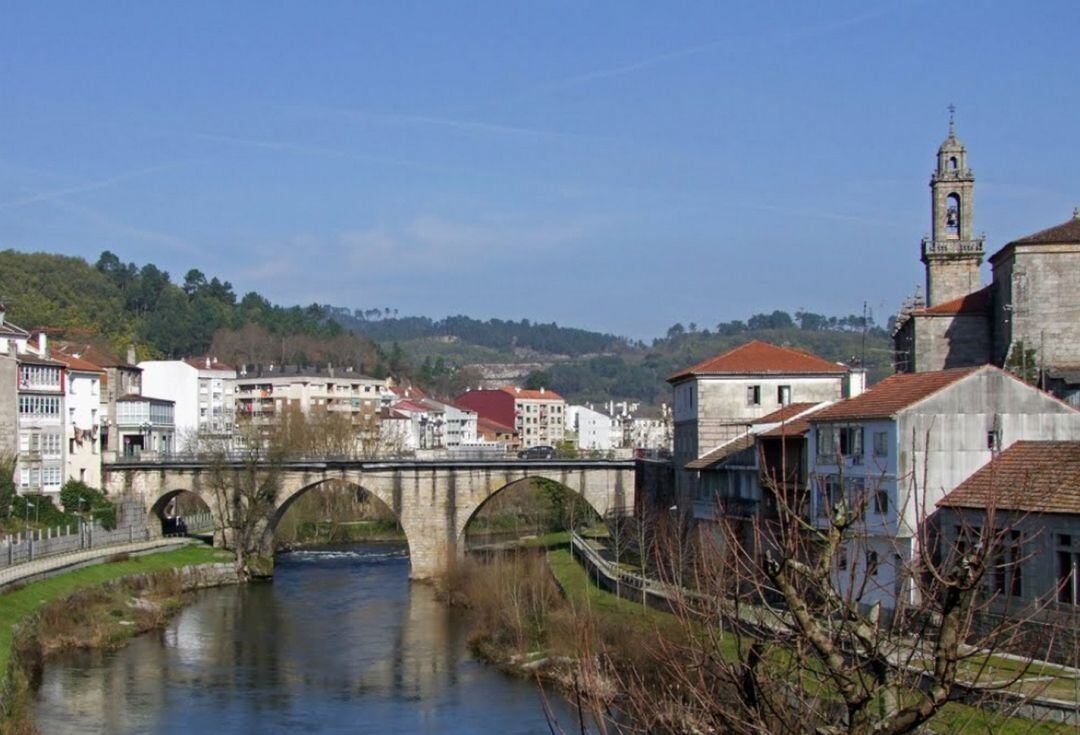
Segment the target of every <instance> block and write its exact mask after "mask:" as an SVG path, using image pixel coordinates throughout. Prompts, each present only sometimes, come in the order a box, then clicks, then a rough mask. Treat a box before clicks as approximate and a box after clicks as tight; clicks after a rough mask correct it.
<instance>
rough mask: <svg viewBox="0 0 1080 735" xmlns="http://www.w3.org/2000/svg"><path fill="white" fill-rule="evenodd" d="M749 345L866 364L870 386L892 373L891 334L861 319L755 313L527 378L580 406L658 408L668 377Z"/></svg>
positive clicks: (673, 331)
mask: <svg viewBox="0 0 1080 735" xmlns="http://www.w3.org/2000/svg"><path fill="white" fill-rule="evenodd" d="M752 339H760V340H763V341H765V342H770V343H772V344H776V345H782V346H786V347H793V348H796V349H801V350H806V351H807V352H812V353H814V354H816V355H820V356H821V357H824V358H826V359H828V360H832V361H834V362H842V363H845V364H851V365H854V364H863V365H864V366H865V367H866V368H867V371H868V378H869V380H870V382H876V381H878V380H880V379H882V378H884V377H885V376H886V375H889V374H891V373H892V372H893V366H892V351H891V341H890V339H889V332H888V330H887V329H886V328H882V327H880V326H877V325H875V324H874V323H873V320H872V319H869V318H867V319H866V320H865V327H864V319H863V317H859V316H848V317H839V318H838V317H826V316H824V315H820V314H814V313H810V312H799V313H798V314H796V315H795V317H794V318H793V317H792V316H791V315H790V314H788V313H786V312H783V311H776V312H773V313H771V314H756V315H754V316H753V317H751V318H750V319H748V320H747V321H746V322H743V321H731V322H723V323H721V324H718V325H717V326H716V327H715V329H700V328H698V327H697V325H694V324H691V325H689V326H683V325H682V324H676V325H673V326H672V327H671V328H670V329H669V330H668V332H667V335H666V336H664V337H661V338H658V339H655V340H653V342H652V344H651V345H650V346H648V347H638V348H637V349H635V350H634V351H633V352H632V353H628V354H625V355H604V356H596V357H590V358H587V359H584V360H573V361H567V362H559V363H555V364H553V365H551V366H550V367H548V368H545V369H544V370H541V371H537V372H534V373H533V374H531V375H529V377H528V380H527V381H526V383H527V384H528V386H529V387H539V386H541V385H543V386H546V387H549V388H552V389H553V390H556V391H558V392H559V393H561V394H562V395H565V396H567V397H572V398H573V400H575V401H578V402H595V403H603V402H604V401H608V400H611V399H612V398H616V399H627V400H635V401H641V402H642V403H645V404H647V405H652V406H656V405H659V404H660V403H664V402H669V401H670V391H671V389H670V387H669V386H668V385H667V383H666V382H665V380H666V378H667V377H668V376H669V375H672V374H674V373H675V372H677V371H679V370H680V369H682V368H685V367H688V366H690V365H693V364H695V363H698V362H701V361H702V360H704V359H705V358H707V357H711V356H713V355H717V354H720V353H723V352H726V351H727V350H730V349H732V348H733V347H737V346H738V345H741V344H743V343H744V342H748V341H750V340H752Z"/></svg>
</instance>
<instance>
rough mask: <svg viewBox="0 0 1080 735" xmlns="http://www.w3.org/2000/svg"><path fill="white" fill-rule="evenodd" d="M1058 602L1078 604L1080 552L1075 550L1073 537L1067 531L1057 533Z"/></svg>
mask: <svg viewBox="0 0 1080 735" xmlns="http://www.w3.org/2000/svg"><path fill="white" fill-rule="evenodd" d="M1057 546H1058V550H1057V580H1058V602H1064V603H1066V604H1069V605H1075V604H1077V591H1078V585H1077V571H1078V567H1080V563H1078V562H1080V554H1077V553H1076V551H1074V550H1073V537H1072V536H1071V535H1070V534H1067V533H1059V534H1058V535H1057Z"/></svg>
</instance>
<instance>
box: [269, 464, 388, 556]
mask: <svg viewBox="0 0 1080 735" xmlns="http://www.w3.org/2000/svg"><path fill="white" fill-rule="evenodd" d="M334 485H338V486H342V487H347V488H349V489H350V490H351V491H352V492H354V493H355V494H356V496H357V498H360V497H364V498H368V499H370V500H372V501H374V503H375V505H376V506H377V507H378V508H380V509H382V510H385V511H388V512H389V513H390V515H392V516H393V518H394V520H395V521H396V522H397V523H398V525H399V526H401V514H400V512H399V511H397V510H395V509H394V507H393V505H392V503H388V502H387V499H386V498H384V497H381V496H380V494H379V493H377V492H375V491H373V490H372V489H371V488H368V487H366V486H365V485H364V484H363V482H362V481H359V480H358V479H353V478H349V477H327V478H324V479H320V480H316V481H315V482H310V483H308V484H305V485H303V486H301V487H299V488H293V489H290V490H287V491H286V492H285V493H283V497H282V498H281V499H280V501H279V503H278V504H277V507H276V508H275V509H274V511H273V513H272V514H271V516H270V519H269V521H268V522H267V526H266V530H265V536H266V539H265V541H264V543H263V546H264V548H266V549H268V550H270V551H271V552H272V550H273V548H274V536H275V534H276V533H277V530H278V528H279V527H280V524H281V521H282V519H284V517H285V515H286V514H287V513H288V512H289V509H290V508H292V507H293V506H294V504H295V503H296V502H297V501H298V500H300V499H301V498H302V497H304V496H306V495H308V494H309V493H311V492H312V491H318V490H328V489H330V488H332V487H333V486H334ZM402 530H403V531H404V528H403V529H402ZM404 535H405V543H406V545H408V544H409V537H408V533H404Z"/></svg>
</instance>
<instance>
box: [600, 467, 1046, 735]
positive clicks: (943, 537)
mask: <svg viewBox="0 0 1080 735" xmlns="http://www.w3.org/2000/svg"><path fill="white" fill-rule="evenodd" d="M763 462H764V460H763ZM839 465H840V466H841V467H843V465H844V461H843V458H840V462H839ZM763 466H764V464H763ZM917 474H918V473H917V472H913V473H912V476H910V477H908V478H906V479H905V482H906V483H907V491H908V492H907V496H908V497H909V498H913V499H914V500H913V501H912V502H915V503H916V504H917V505H918V507H917V508H916V515H917V522H916V524H915V529H913V534H914V535H913V538H912V542H911V546H909V547H904V548H901V547H900V545H899V544H898V545H897V548H896V553H895V554H892V555H889V558H886V555H885V554H880V553H872V550H871V549H870V547H869V546H868V545H867V544H868V540H869V538H870V536H871V530H870V529H871V527H872V526H873V524H874V523H879V522H880V521H879V520H878V519H877V518H874V519H871V518H870V515H871V514H870V513H868V510H867V509H868V508H869V507H872V506H873V504H874V503H875V502H883V501H880V499H879V498H878V496H877V490H878V489H879V488H878V486H877V485H876V484H874V483H869V482H867V483H866V484H865V485H861V486H860V485H859V484H858V483H849V482H845V478H844V477H843V471H842V470H841V472H840V476H839V477H838V478H833V481H832V483H831V484H830V485H829V486H828V487H826V486H825V485H824V484H822V485H816V484H811V485H810V486H806V485H803V486H800V485H799V483H798V482H795V481H792V479H791V478H790V476H789V475H787V474H784V473H773V472H766V473H764V474H763V477H762V483H763V485H764V489H765V492H766V493H767V494H768V495H769V498H770V501H771V502H770V504H769V507H770V508H774V509H775V510H774V512H770V513H769V514H768V515H767V516H758V517H756V518H754V519H753V520H748V521H747V520H742V521H739V520H736V519H733V518H730V517H725V516H724V515H723V513H722V509H721V513H720V521H719V522H718V523H717V524H716V528H715V531H714V533H712V534H701V535H699V538H698V543H697V544H696V545H695V546H694V547H692V551H691V553H692V555H693V556H694V559H693V561H692V563H690V564H683V563H682V561H683V560H681V559H680V560H678V563H676V562H675V560H674V559H673V558H672V557H674V556H676V555H681V554H683V553H686V549H685V547H684V546H683V542H682V541H681V540H680V539H678V538H673V537H672V532H673V531H676V532H678V533H681V531H682V529H675V528H674V527H672V526H671V525H670V524H669V526H668V528H666V529H661V535H662V536H666V538H663V539H661V540H659V541H658V542H657V543H656V544H655V548H656V549H657V552H656V553H657V554H658V556H660V557H661V558H658V559H657V563H656V567H657V569H658V570H661V575H665V574H666V580H667V581H668V582H669V584H668V586H667V590H668V595H669V599H670V604H671V608H672V610H673V612H674V615H675V618H676V619H677V620H678V623H679V626H680V628H681V631H682V634H681V635H678V636H669V635H663V634H659V633H658V634H657V635H655V636H646V637H643V638H642V642H641V645H642V646H644V647H646V648H647V649H648V656H647V657H645V660H646V661H647V663H640V662H639V663H637V664H634V665H627V664H626V662H622V661H618V660H614V659H612V660H608V661H606V662H603V663H602V665H601V664H596V663H595V661H596V657H595V656H590V655H583V656H582V660H583V661H584V662H585V663H584V665H583V671H584V672H585V675H586V678H589V677H590V676H591V677H592V679H593V684H594V685H596V682H597V681H599V680H601V679H603V678H604V677H605V676H606V677H614V678H615V679H616V680H617V682H618V686H617V687H616V688H617V689H618V690H619V691H620V692H621V696H619V697H618V698H617V699H616V700H615V701H614V708H615V709H616V710H617V711H618V712H619V713H620V715H619V716H617V717H614V718H612V717H611V708H612V700H611V699H602V698H598V697H593V698H592V699H591V700H590V703H591V707H592V709H593V711H594V714H595V715H596V716H597V717H599V718H605V717H606V718H607V721H608V722H609V723H610V724H611V727H612V728H613V729H616V730H620V731H641V732H646V731H647V732H654V731H658V730H661V731H676V732H732V733H756V734H757V733H808V732H809V733H822V734H826V733H850V734H857V735H871V734H873V735H899V734H900V733H910V732H916V731H918V730H920V728H922V727H923V726H924V725H925V724H926V723H927V722H929V721H930V720H931V719H932V718H934V717H935V716H936V715H938V713H940V712H941V710H942V708H944V707H945V705H946V704H947V703H949V702H951V701H956V700H961V699H963V700H966V701H969V702H975V703H979V702H980V701H985V700H986V699H988V698H989V697H990V696H992V695H994V694H995V693H1000V692H1001V691H1002V690H1006V689H1009V690H1012V691H1014V692H1015V691H1019V687H1017V686H1015V685H1016V684H1017V683H1018V682H1019V681H1020V680H1021V679H1022V678H1023V677H1024V676H1025V675H1026V674H1027V673H1028V666H1029V664H1030V661H1031V658H1030V656H1029V655H1028V654H1029V651H1028V650H1027V649H1026V648H1025V647H1024V645H1023V641H1022V636H1021V635H1020V631H1021V629H1022V628H1023V626H1024V625H1025V623H1027V622H1029V621H1030V620H1031V619H1032V616H1033V615H1035V614H1036V610H1037V609H1038V608H1039V607H1040V606H1045V604H1046V601H1044V600H1035V601H1030V602H1028V603H1027V604H1025V606H1024V607H1023V608H1022V609H1021V608H1019V607H1017V608H1016V609H1014V610H1012V611H1011V614H1008V615H991V614H990V613H991V612H992V611H995V610H1000V608H1001V607H1002V605H1003V604H1005V603H1007V602H1008V601H1007V600H1003V599H1002V597H1001V595H1002V592H1001V587H1000V584H999V580H1000V579H1002V576H1001V574H1002V570H1011V569H1015V568H1018V567H1019V566H1020V565H1022V564H1023V563H1025V562H1026V561H1028V559H1027V558H1026V557H1025V556H1024V553H1023V547H1022V545H1021V544H1020V543H1019V542H1018V541H1017V539H1018V536H1017V530H1016V529H1017V527H1018V519H1017V517H1016V515H1015V514H1011V513H999V512H998V511H997V507H996V505H997V504H996V502H993V500H994V499H992V502H990V503H989V504H988V506H987V507H986V508H985V509H984V510H983V511H982V512H981V513H980V516H979V519H978V521H964V522H962V523H961V524H960V525H959V527H958V529H957V530H956V531H955V533H953V532H952V531H950V532H949V533H945V534H942V533H941V531H942V529H941V528H940V527H939V524H938V523H937V522H936V518H935V517H932V511H933V510H934V509H933V508H928V507H926V506H925V503H926V496H927V493H925V492H921V491H920V488H921V487H925V484H922V485H920V483H922V482H924V480H925V474H924V476H923V477H917V476H916V475H917ZM811 492H814V493H818V495H819V497H821V498H827V500H828V505H827V507H826V509H825V511H824V512H823V513H821V514H820V515H819V516H817V517H811V515H810V513H809V508H810V503H809V502H808V500H809V496H810V493H811ZM875 515H876V514H875ZM748 523H749V524H750V526H751V528H750V533H747V527H746V525H747V524H748ZM880 538H881V534H879V535H878V539H879V540H880ZM748 539H750V541H749V542H748ZM856 551H859V552H865V562H866V563H859V564H856V563H855V559H854V558H849V557H854V553H855V552H856ZM663 557H666V558H663ZM879 557H880V558H879ZM887 567H888V570H887V572H888V573H886V568H887ZM684 569H685V570H687V571H688V573H689V574H690V575H691V577H690V578H689V579H687V580H686V582H687V584H680V583H679V581H680V580H679V579H678V578H677V577H676V576H675V575H676V574H677V571H676V570H684ZM663 570H668V571H667V572H666V573H665V572H664V571H663ZM886 580H887V581H886ZM688 588H689V589H688ZM886 588H887V589H886ZM1005 594H1007V591H1006V592H1005ZM893 598H895V604H891V605H890V604H886V605H883V604H882V600H892V599H893ZM1006 606H1007V605H1006ZM1006 652H1007V653H1009V654H1015V655H1013V656H1010V657H1009V658H1007V659H1006V658H1004V657H1002V656H1001V655H1000V654H1002V653H1006ZM592 688H603V687H599V686H592V687H591V686H588V685H587V686H585V687H584V689H585V690H586V691H589V690H590V689H592ZM607 689H610V686H608V687H607ZM997 701H998V706H999V708H1005V709H1006V710H1007V709H1008V708H1007V706H1005V705H1003V704H1001V702H1003V701H1007V700H1003V699H1000V698H997ZM1016 703H1017V704H1019V703H1020V701H1019V700H1016ZM627 723H631V724H627ZM938 726H939V723H938V722H935V728H938ZM938 731H940V729H935V732H938Z"/></svg>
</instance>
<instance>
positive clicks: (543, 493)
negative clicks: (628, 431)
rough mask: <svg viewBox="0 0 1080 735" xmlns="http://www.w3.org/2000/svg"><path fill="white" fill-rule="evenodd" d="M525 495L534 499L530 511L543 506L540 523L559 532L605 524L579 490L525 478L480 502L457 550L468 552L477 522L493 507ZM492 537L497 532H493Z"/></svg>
mask: <svg viewBox="0 0 1080 735" xmlns="http://www.w3.org/2000/svg"><path fill="white" fill-rule="evenodd" d="M528 493H531V494H533V495H534V496H535V497H534V498H532V499H531V502H532V503H533V504H534V508H533V510H534V511H539V510H541V509H540V508H536V507H535V506H536V505H540V506H546V507H544V508H543V509H542V510H543V511H546V514H547V515H546V516H545V517H544V518H543V520H544V521H546V522H547V523H548V524H551V522H552V521H554V522H555V524H557V525H558V527H559V528H558V530H569V529H571V528H580V527H581V526H582V525H583V523H582V522H585V523H590V524H591V523H594V522H596V521H601V522H603V521H604V520H605V519H604V516H603V514H602V512H601V510H600V509H598V508H597V507H596V506H595V505H593V503H591V502H590V501H589V499H588V498H587V497H586V496H585V495H584V494H583V493H581V492H579V491H578V490H575V489H574V488H572V487H570V486H569V485H567V484H566V483H564V482H561V481H559V480H553V479H551V478H548V477H543V476H540V475H528V476H525V477H521V478H518V479H515V480H511V481H510V482H508V483H505V484H503V485H502V486H501V487H498V488H496V489H495V490H494V491H492V492H491V493H490V494H489V495H488V496H487V497H486V498H484V499H483V500H481V501H480V503H479V504H478V505H477V506H476V507H475V508H474V509H473V510H472V512H471V513H470V514H469V516H468V517H467V518H466V519H465V522H464V523H463V524H462V527H461V531H460V534H459V537H458V539H457V545H458V548H460V549H467V548H468V547H469V546H470V545H471V544H470V540H469V534H470V533H472V532H475V531H476V530H477V529H476V524H477V522H478V521H479V520H480V519H481V518H482V517H483V515H484V514H485V513H487V512H489V511H491V510H492V508H493V506H495V505H497V504H499V503H500V502H501V501H504V500H508V499H509V498H510V497H512V496H515V495H517V496H519V497H520V496H526V494H528ZM523 499H526V498H523ZM527 502H528V500H527ZM519 512H520V511H519ZM538 520H540V519H539V518H537V519H534V524H535V523H536V522H537V521H538ZM534 530H535V531H536V533H537V534H543V533H548V532H551V531H553V530H555V529H554V528H552V527H551V526H550V525H549V526H548V527H547V528H544V529H539V528H535V527H534ZM494 533H498V532H497V531H495V532H494Z"/></svg>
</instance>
